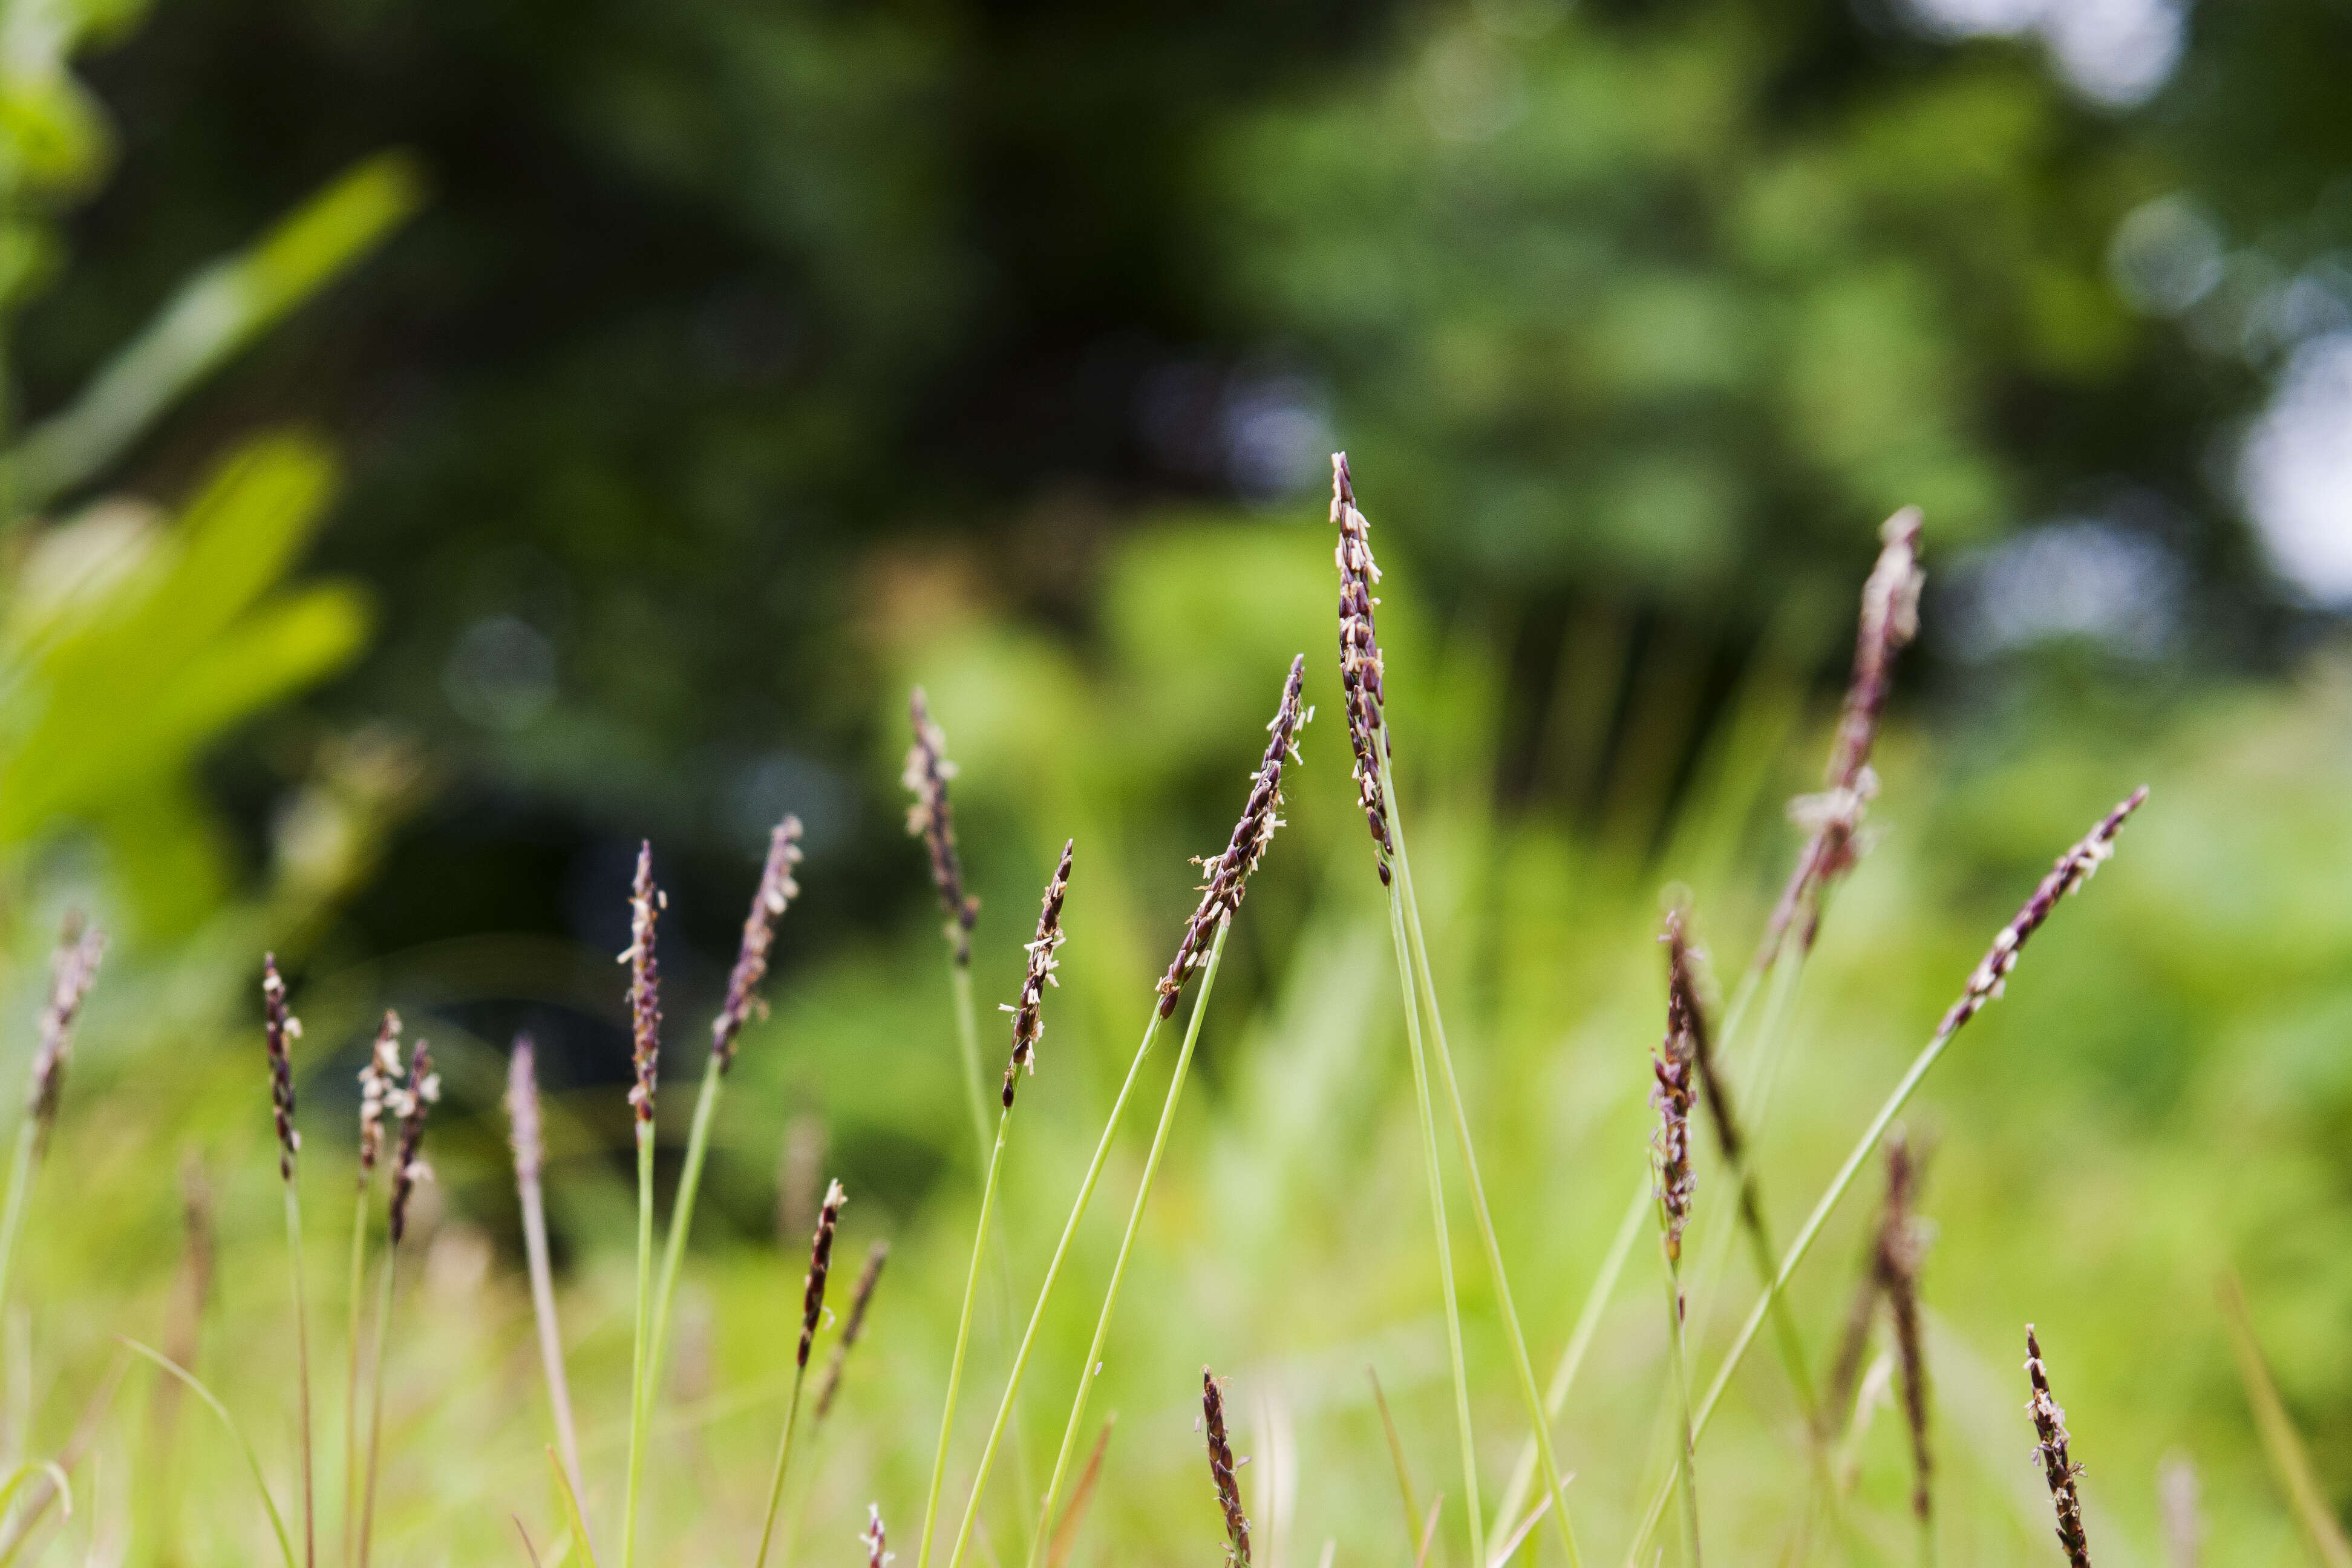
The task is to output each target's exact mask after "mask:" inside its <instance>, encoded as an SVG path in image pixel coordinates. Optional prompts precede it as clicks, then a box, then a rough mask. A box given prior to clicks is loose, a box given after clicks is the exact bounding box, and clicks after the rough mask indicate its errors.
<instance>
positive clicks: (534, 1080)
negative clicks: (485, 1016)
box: [507, 1035, 546, 1186]
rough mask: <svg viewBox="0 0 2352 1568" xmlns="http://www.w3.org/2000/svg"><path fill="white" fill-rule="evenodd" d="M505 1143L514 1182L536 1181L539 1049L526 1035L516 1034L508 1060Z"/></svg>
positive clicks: (542, 1151)
mask: <svg viewBox="0 0 2352 1568" xmlns="http://www.w3.org/2000/svg"><path fill="white" fill-rule="evenodd" d="M507 1142H508V1143H509V1145H510V1146H511V1147H512V1148H513V1150H514V1163H515V1179H516V1180H517V1181H519V1182H520V1183H521V1184H523V1185H525V1186H529V1185H530V1184H533V1183H535V1182H537V1181H538V1180H539V1168H540V1163H541V1161H542V1160H543V1159H544V1158H545V1157H546V1141H545V1139H544V1138H543V1137H542V1136H541V1131H540V1124H539V1049H538V1047H537V1046H536V1045H535V1044H534V1043H533V1042H532V1040H531V1037H530V1036H529V1035H517V1036H516V1037H515V1040H514V1050H513V1052H512V1054H510V1055H509V1057H508V1058H507Z"/></svg>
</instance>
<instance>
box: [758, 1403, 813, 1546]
mask: <svg viewBox="0 0 2352 1568" xmlns="http://www.w3.org/2000/svg"><path fill="white" fill-rule="evenodd" d="M807 1382H808V1367H807V1365H806V1364H805V1363H803V1365H800V1366H797V1367H795V1368H793V1392H792V1397H791V1398H789V1399H787V1400H786V1401H785V1402H784V1436H783V1440H782V1442H780V1443H778V1444H777V1445H776V1473H775V1475H774V1476H773V1477H772V1479H770V1480H769V1482H768V1512H767V1517H766V1518H764V1519H762V1520H761V1521H760V1554H759V1555H758V1556H757V1557H755V1558H753V1559H752V1560H751V1568H768V1543H769V1542H770V1541H771V1540H772V1539H773V1537H774V1535H775V1533H776V1509H777V1507H778V1506H779V1505H780V1504H782V1501H783V1500H784V1471H785V1469H786V1468H787V1467H789V1466H790V1465H791V1463H792V1458H793V1430H794V1429H795V1428H796V1427H798V1426H800V1420H801V1389H802V1386H803V1384H806V1383H807Z"/></svg>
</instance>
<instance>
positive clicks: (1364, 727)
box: [1331, 452, 1389, 887]
mask: <svg viewBox="0 0 2352 1568" xmlns="http://www.w3.org/2000/svg"><path fill="white" fill-rule="evenodd" d="M1331 526H1332V527H1333V528H1335V529H1337V530H1338V531H1339V545H1338V548H1337V550H1336V551H1335V552H1334V555H1335V559H1336V560H1337V561H1338V563H1339V687H1340V689H1341V690H1342V691H1343V692H1344V693H1345V694H1346V700H1347V706H1348V742H1349V744H1350V745H1351V746H1353V747H1354V748H1355V752H1356V771H1355V779H1356V804H1357V805H1360V807H1362V808H1363V813H1364V822H1365V825H1366V826H1369V827H1370V829H1371V832H1372V864H1373V866H1374V867H1375V868H1377V869H1378V870H1379V872H1380V874H1381V886H1382V887H1386V886H1387V885H1388V881H1389V823H1388V801H1387V798H1386V797H1385V795H1383V794H1382V792H1381V752H1380V748H1381V746H1383V745H1385V744H1387V737H1386V736H1385V735H1384V734H1383V732H1382V731H1381V703H1382V702H1383V701H1384V700H1385V697H1384V693H1383V690H1382V688H1381V639H1380V634H1379V631H1378V628H1377V627H1376V626H1374V624H1373V619H1372V612H1373V609H1374V607H1375V606H1377V605H1379V604H1380V600H1379V599H1378V598H1376V597H1374V596H1373V594H1372V585H1373V584H1376V583H1378V582H1379V581H1380V580H1381V569H1380V567H1379V565H1378V564H1376V563H1374V562H1373V560H1372V541H1371V524H1370V522H1368V521H1365V518H1364V514H1363V512H1362V511H1360V510H1358V508H1357V506H1356V487H1355V480H1354V476H1353V475H1351V474H1350V473H1349V470H1348V454H1347V453H1345V452H1334V453H1332V454H1331Z"/></svg>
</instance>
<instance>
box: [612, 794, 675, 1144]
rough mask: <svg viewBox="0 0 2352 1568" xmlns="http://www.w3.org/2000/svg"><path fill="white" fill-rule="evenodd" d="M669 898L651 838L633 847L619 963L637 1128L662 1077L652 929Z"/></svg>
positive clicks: (647, 1116) (645, 1123)
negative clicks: (624, 971)
mask: <svg viewBox="0 0 2352 1568" xmlns="http://www.w3.org/2000/svg"><path fill="white" fill-rule="evenodd" d="M668 907H669V895H668V894H667V893H665V892H663V891H662V890H661V889H658V888H656V887H655V886H654V847H653V843H652V841H651V840H650V839H648V840H646V842H644V843H642V844H640V845H638V847H637V870H636V876H635V879H633V880H632V881H631V882H630V884H629V945H628V946H627V947H626V948H625V949H624V950H623V951H622V952H621V962H622V963H625V964H627V965H628V966H629V1038H630V1054H629V1060H630V1065H631V1066H632V1067H634V1068H635V1069H636V1082H635V1084H634V1085H633V1086H631V1088H630V1089H629V1105H630V1107H631V1109H633V1110H635V1112H636V1117H637V1123H638V1125H639V1126H640V1127H645V1128H650V1127H651V1126H652V1125H653V1120H654V1089H655V1085H656V1081H657V1080H658V1079H659V1078H660V1076H661V1021H662V1016H661V961H660V959H659V958H658V957H656V954H655V951H654V927H655V923H656V921H658V920H659V918H660V913H659V911H661V910H666V909H667V908H668Z"/></svg>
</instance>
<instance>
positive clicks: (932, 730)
mask: <svg viewBox="0 0 2352 1568" xmlns="http://www.w3.org/2000/svg"><path fill="white" fill-rule="evenodd" d="M907 710H908V717H909V718H911V719H912V720H913V721H914V726H915V743H914V744H913V745H912V746H910V747H909V748H908V751H907V771H906V772H905V773H901V774H900V775H899V778H898V782H899V783H901V784H905V785H906V786H907V788H908V792H909V793H911V794H912V795H914V797H915V803H914V804H913V805H910V806H908V808H907V831H908V833H911V834H913V835H915V836H916V837H919V838H920V839H921V840H922V841H923V847H925V848H926V849H928V850H929V851H930V856H931V885H932V886H933V887H935V888H937V889H939V890H940V908H941V909H943V910H946V911H947V916H948V924H947V934H948V941H949V942H952V943H953V944H954V947H955V961H956V963H958V964H959V965H961V966H963V967H967V968H968V967H970V966H971V927H972V922H973V921H976V920H978V919H979V918H980V900H978V899H975V898H971V897H970V896H968V895H967V894H966V893H965V892H964V890H963V862H962V861H961V859H959V858H957V856H956V837H955V815H954V813H953V812H951V811H950V809H949V808H948V781H949V780H950V779H951V778H953V777H955V775H956V766H955V764H954V763H951V762H950V761H948V758H947V749H948V738H947V734H946V732H945V731H942V730H941V729H940V727H939V726H938V725H937V724H935V723H933V722H932V721H931V709H930V704H929V702H927V701H925V700H924V698H923V689H922V688H921V687H919V686H918V687H916V688H915V689H914V690H913V691H912V692H911V693H910V694H908V699H907Z"/></svg>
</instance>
